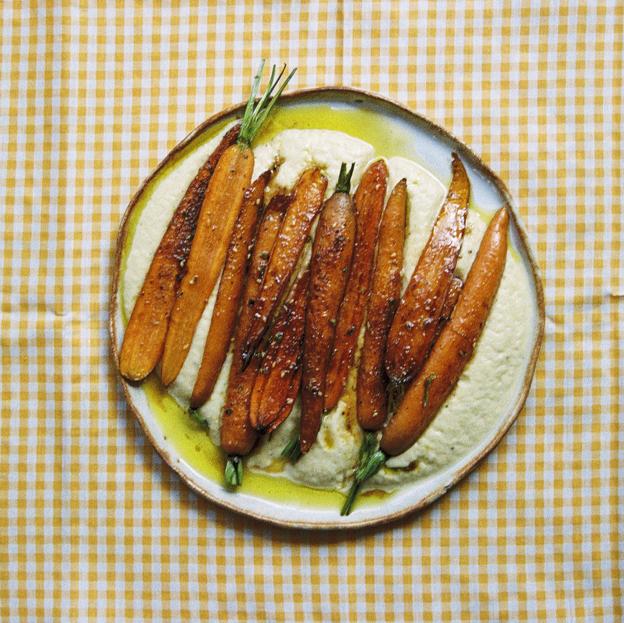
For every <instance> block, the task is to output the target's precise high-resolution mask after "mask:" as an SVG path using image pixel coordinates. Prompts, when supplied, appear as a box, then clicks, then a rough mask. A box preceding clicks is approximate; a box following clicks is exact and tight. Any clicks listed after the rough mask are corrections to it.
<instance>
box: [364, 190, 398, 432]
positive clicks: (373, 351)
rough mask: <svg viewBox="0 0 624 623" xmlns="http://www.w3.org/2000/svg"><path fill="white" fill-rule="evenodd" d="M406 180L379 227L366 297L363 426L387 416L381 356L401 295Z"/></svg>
mask: <svg viewBox="0 0 624 623" xmlns="http://www.w3.org/2000/svg"><path fill="white" fill-rule="evenodd" d="M406 212H407V183H406V180H405V179H402V180H401V181H400V182H399V183H398V184H397V185H396V186H395V187H394V189H393V190H392V194H391V195H390V197H389V199H388V204H387V205H386V209H385V210H384V213H383V218H382V221H381V226H380V229H379V242H378V248H377V259H376V261H375V270H374V272H373V279H372V284H371V295H370V299H369V301H368V312H367V318H366V333H365V334H364V346H363V347H362V354H361V357H360V365H359V368H358V377H357V389H356V394H357V419H358V422H359V423H360V426H361V427H362V428H363V429H364V430H370V431H374V430H378V429H379V428H381V426H383V424H384V423H385V421H386V416H387V398H386V382H387V380H386V372H385V369H384V356H385V352H386V339H387V337H388V330H389V329H390V324H391V323H392V317H393V316H394V312H395V310H396V306H397V304H398V302H399V298H400V296H401V268H402V266H403V246H404V244H405V220H406Z"/></svg>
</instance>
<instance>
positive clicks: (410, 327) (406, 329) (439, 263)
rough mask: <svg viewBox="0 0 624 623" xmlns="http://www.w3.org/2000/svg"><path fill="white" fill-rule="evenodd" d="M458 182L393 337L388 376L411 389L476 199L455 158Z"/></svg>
mask: <svg viewBox="0 0 624 623" xmlns="http://www.w3.org/2000/svg"><path fill="white" fill-rule="evenodd" d="M452 169H453V178H452V180H451V184H450V187H449V190H448V194H447V196H446V200H445V201H444V204H443V205H442V208H441V209H440V212H439V213H438V216H437V219H436V222H435V225H434V227H433V231H432V232H431V235H430V236H429V240H428V242H427V244H426V245H425V248H424V250H423V252H422V254H421V256H420V258H419V260H418V263H417V264H416V268H415V269H414V272H413V274H412V277H411V279H410V282H409V284H408V286H407V289H406V291H405V293H404V294H403V297H402V299H401V302H400V303H399V307H398V309H397V311H396V314H395V316H394V320H393V321H392V326H391V327H390V333H389V334H388V347H387V349H386V371H387V373H388V376H389V378H390V380H391V381H392V382H393V383H395V384H397V385H400V384H402V383H406V382H407V381H409V380H410V379H411V378H413V377H414V375H415V374H416V373H417V372H418V370H419V369H420V368H421V367H422V365H423V363H424V360H425V358H426V356H427V353H428V352H429V350H430V348H431V345H432V343H433V340H434V339H435V335H436V330H437V326H438V320H439V318H440V314H441V312H442V307H443V305H444V301H445V300H446V296H447V293H448V291H449V287H450V285H451V280H452V278H453V272H454V271H455V266H456V265H457V259H458V257H459V252H460V250H461V246H462V241H463V237H464V228H465V225H466V211H467V208H468V200H469V197H470V181H469V180H468V176H467V175H466V170H465V169H464V166H463V164H462V163H461V160H460V159H459V158H458V157H457V155H456V154H453V164H452Z"/></svg>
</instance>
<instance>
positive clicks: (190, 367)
mask: <svg viewBox="0 0 624 623" xmlns="http://www.w3.org/2000/svg"><path fill="white" fill-rule="evenodd" d="M226 129H227V128H226ZM224 131H225V129H224ZM220 136H221V135H219V136H217V137H215V138H214V139H213V140H211V141H208V142H206V143H205V144H203V145H201V146H200V147H199V148H197V149H196V150H195V151H194V152H193V153H192V155H191V156H189V157H188V158H185V159H184V160H183V161H182V163H181V164H180V166H177V167H175V168H174V169H173V170H172V171H171V172H170V173H169V175H167V176H166V177H165V178H164V179H163V180H162V182H161V183H160V184H159V186H158V189H157V192H154V193H153V194H152V196H151V197H149V199H148V201H147V203H146V205H145V208H144V210H143V212H142V213H141V215H140V218H139V221H138V223H137V227H136V231H135V234H134V237H133V240H132V246H131V248H130V250H129V253H128V259H127V263H126V269H125V271H124V272H123V274H122V276H121V279H122V281H121V285H122V292H123V297H122V300H123V305H124V312H125V314H126V317H129V315H130V313H131V311H132V308H133V306H134V303H135V301H136V298H137V296H138V293H139V290H140V288H141V286H142V284H143V280H144V278H145V275H146V273H147V270H148V268H149V265H150V263H151V260H152V257H153V255H154V253H155V251H156V248H157V246H158V244H159V242H160V239H161V237H162V235H163V234H164V231H165V229H166V227H167V224H168V222H169V220H170V218H171V216H172V214H173V212H174V210H175V208H176V206H177V205H178V202H179V201H180V199H181V198H182V195H183V194H184V191H185V190H186V188H187V186H188V184H189V183H190V181H191V180H192V178H193V177H194V175H195V173H196V172H197V169H198V168H199V167H200V166H201V164H202V163H203V162H204V161H205V159H206V158H207V157H208V155H209V154H210V153H211V152H212V151H213V149H214V148H215V146H216V144H217V143H218V141H219V139H220ZM254 153H255V170H254V177H255V176H257V175H259V174H260V173H261V172H262V171H264V170H266V169H267V168H269V167H270V166H271V164H272V163H273V162H274V161H275V160H276V159H279V160H281V162H282V164H281V166H280V168H279V172H278V173H277V175H276V176H275V177H274V179H273V180H272V182H271V184H270V186H269V188H268V193H273V192H275V191H276V190H277V189H279V188H286V189H290V188H292V186H293V185H294V184H295V182H296V181H297V179H298V177H299V175H300V174H301V173H302V172H303V171H304V170H305V169H306V168H308V167H311V166H319V167H321V169H322V170H323V172H324V174H325V175H326V176H327V178H328V180H329V184H328V190H327V195H328V196H329V195H330V194H331V193H332V192H333V188H334V186H335V184H336V181H337V179H338V172H339V169H340V164H341V162H349V163H350V162H355V164H356V166H355V171H354V174H353V180H352V188H356V187H357V184H358V182H359V179H360V177H361V175H362V173H363V171H364V170H365V169H366V166H367V165H368V163H370V162H371V161H372V160H374V159H376V158H379V157H380V156H382V155H383V154H376V153H375V150H374V149H373V147H372V146H371V145H370V144H369V143H367V142H364V141H362V140H360V139H357V138H354V137H352V136H350V135H348V134H345V133H343V132H338V131H334V130H297V129H290V130H284V131H282V132H280V133H279V134H277V135H276V136H274V137H273V138H272V139H271V140H269V141H268V142H266V143H264V144H261V145H259V146H258V147H256V148H255V149H254ZM386 162H387V165H388V170H389V173H390V175H389V180H388V194H389V193H390V191H391V190H392V188H393V186H394V185H395V184H396V183H397V182H398V181H399V180H400V179H401V178H403V177H405V178H406V179H407V187H408V196H409V205H408V210H409V211H408V231H407V236H406V242H405V263H404V270H403V285H404V286H405V285H406V284H407V282H408V280H409V278H410V276H411V273H412V270H413V269H414V266H415V264H416V262H417V260H418V257H419V255H420V253H421V251H422V249H423V247H424V245H425V243H426V241H427V238H428V236H429V233H430V231H431V228H432V225H433V221H434V219H435V216H436V214H437V212H438V210H439V208H440V206H441V204H442V201H443V199H444V197H445V194H446V188H445V187H444V185H443V184H442V183H441V182H440V181H439V180H438V179H437V178H436V177H434V176H433V175H432V174H431V173H430V172H429V171H427V170H426V169H425V168H423V167H422V166H421V165H419V164H417V163H416V162H413V161H411V160H407V159H405V158H401V157H393V158H389V159H387V160H386ZM485 227H486V224H485V222H484V221H483V219H482V218H481V216H480V214H479V213H478V212H477V211H476V210H475V209H470V210H469V212H468V220H467V227H466V234H465V238H464V243H463V247H462V253H461V256H460V260H459V263H458V267H457V273H458V274H459V275H460V276H461V277H465V276H466V274H467V273H468V270H469V268H470V265H471V263H472V261H473V259H474V257H475V254H476V251H477V249H478V246H479V243H480V241H481V237H482V235H483V233H484V231H485ZM305 253H306V254H309V248H308V249H306V252H305ZM529 287H530V286H529V281H528V277H527V275H526V273H525V271H524V270H523V269H522V265H521V264H520V261H519V259H517V258H516V257H514V255H513V254H512V253H511V252H509V253H508V256H507V263H506V267H505V272H504V275H503V279H502V282H501V285H500V289H499V291H498V295H497V297H496V300H495V302H494V305H493V307H492V311H491V314H490V317H489V319H488V321H487V324H486V327H485V330H484V332H483V334H482V336H481V338H480V340H479V343H478V346H477V349H476V351H475V354H474V357H473V359H472V360H471V361H470V363H469V364H468V366H467V367H466V369H465V370H464V373H463V374H462V376H461V378H460V380H459V383H458V384H457V387H456V388H455V390H454V391H453V393H452V394H451V396H450V397H449V399H448V400H447V402H446V404H445V405H444V406H443V407H442V409H441V410H440V412H439V413H438V415H437V417H436V418H435V420H434V421H433V423H432V424H431V425H430V426H429V428H428V429H427V431H426V432H425V434H424V435H423V436H422V437H421V438H420V439H419V440H418V441H417V442H416V443H415V444H414V445H413V446H412V447H411V448H410V449H409V450H407V451H406V452H405V453H403V454H402V455H400V456H397V457H394V458H392V459H391V460H389V461H388V462H387V464H386V466H385V467H384V468H382V470H381V471H380V472H379V473H378V474H377V475H376V476H375V477H374V478H373V479H371V480H370V481H369V483H367V485H366V486H367V487H368V488H374V489H382V490H386V491H390V490H393V489H395V488H397V487H398V486H400V485H401V484H402V483H405V482H408V481H413V480H416V479H419V478H423V477H425V476H427V475H429V474H431V473H433V472H435V471H438V470H440V469H443V468H445V467H447V466H449V465H451V464H453V463H455V462H456V461H457V460H458V459H460V458H461V457H462V456H463V455H464V454H465V453H467V452H468V450H469V449H470V448H472V447H474V446H475V445H476V444H478V443H479V441H480V440H481V439H483V437H484V436H485V435H486V434H487V432H488V431H489V430H491V429H492V427H493V426H494V424H495V422H496V419H497V418H498V417H499V415H500V413H501V410H503V409H505V407H506V406H507V405H508V404H509V401H510V399H511V397H512V396H513V395H514V393H515V392H516V389H517V385H518V383H519V382H520V379H521V378H522V376H523V373H524V369H525V367H526V361H527V357H528V347H529V343H530V339H531V335H532V312H531V308H530V300H531V299H530V290H529ZM217 289H218V287H217V286H216V287H215V289H214V291H213V293H212V295H211V297H210V299H209V301H208V304H207V305H206V309H205V311H204V313H203V316H202V318H201V321H200V323H199V325H198V327H197V331H196V333H195V337H194V339H193V342H192V345H191V349H190V351H189V354H188V357H187V359H186V361H185V363H184V366H183V368H182V370H181V372H180V374H179V376H178V378H177V379H176V381H175V382H174V383H173V384H172V385H171V386H170V388H169V392H170V393H171V395H172V396H173V397H174V398H175V400H176V401H177V402H178V403H179V404H180V405H181V406H182V407H184V408H186V407H188V403H189V398H190V395H191V392H192V389H193V384H194V382H195V377H196V375H197V371H198V369H199V365H200V362H201V358H202V354H203V348H204V343H205V340H206V336H207V334H208V329H209V326H210V318H211V315H212V311H213V308H214V303H215V299H216V293H217ZM362 337H363V336H362V335H360V344H361V342H362ZM231 359H232V358H231V354H230V355H228V357H227V359H226V361H225V364H224V366H223V368H222V370H221V373H220V376H219V379H218V381H217V384H216V386H215V390H214V392H213V394H212V397H211V399H210V400H209V401H208V402H207V403H206V404H205V405H204V406H203V407H202V408H201V410H200V412H199V413H200V415H201V417H203V418H204V419H205V420H206V422H207V424H208V427H209V433H210V436H211V438H212V440H213V442H214V443H215V444H218V443H219V424H220V411H221V406H222V404H223V402H224V399H225V392H226V387H227V378H228V372H229V368H230V365H231ZM354 409H355V369H353V370H352V371H351V374H350V378H349V383H348V386H347V391H346V392H345V395H344V396H343V398H342V400H341V401H340V402H339V404H338V405H337V407H336V408H335V409H334V410H333V411H332V412H330V413H328V414H327V415H326V416H325V417H324V419H323V423H322V426H321V430H320V432H319V436H318V439H317V442H316V443H315V444H314V446H313V447H312V449H311V450H310V451H309V452H308V454H306V455H305V456H303V457H302V458H301V459H300V460H299V461H298V462H297V463H296V464H294V465H290V464H286V465H283V464H282V462H281V461H279V454H280V452H281V450H282V448H283V446H284V445H285V443H286V442H287V441H288V440H289V439H290V438H291V436H292V435H293V432H294V431H295V430H296V429H297V428H298V421H299V417H300V408H299V404H296V405H295V408H294V410H293V412H292V414H291V415H290V417H289V418H288V419H287V420H286V421H285V422H284V424H282V426H281V427H280V428H279V429H278V430H277V431H276V432H275V433H273V435H272V436H270V437H268V438H265V439H263V440H262V441H261V443H260V444H259V445H258V446H257V447H256V449H255V450H254V452H253V453H252V454H251V455H250V456H249V457H248V459H247V461H246V468H247V469H251V470H253V471H258V472H264V473H267V474H273V475H275V474H278V475H281V476H285V477H286V478H288V479H290V480H292V481H294V482H297V483H301V484H305V485H307V486H311V487H316V488H323V489H334V490H339V491H345V490H346V489H347V488H348V487H349V485H350V480H351V476H352V473H353V468H354V466H355V463H356V460H357V456H358V451H359V445H360V441H361V433H360V430H359V427H358V426H357V422H356V419H355V412H354Z"/></svg>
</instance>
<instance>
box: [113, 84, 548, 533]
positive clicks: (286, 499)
mask: <svg viewBox="0 0 624 623" xmlns="http://www.w3.org/2000/svg"><path fill="white" fill-rule="evenodd" d="M243 110H244V104H241V105H239V106H235V107H232V108H229V109H227V110H224V111H222V112H220V113H218V114H216V115H214V116H212V117H211V118H209V119H208V120H207V121H205V122H204V123H202V124H201V125H200V126H199V127H198V128H196V129H195V130H194V131H193V132H192V133H191V134H189V135H188V136H187V137H186V138H185V139H184V140H183V141H182V142H181V143H179V144H178V145H177V146H176V147H175V148H174V149H173V150H172V151H171V152H170V153H169V154H168V155H167V156H166V158H165V159H164V160H163V161H162V162H161V163H160V164H159V165H158V167H157V168H156V169H155V171H154V172H153V173H152V174H151V175H150V176H149V177H148V179H147V180H146V181H145V182H144V183H143V185H142V186H141V188H140V189H139V190H138V191H137V193H136V194H135V196H134V197H133V198H132V200H131V202H130V204H129V206H128V209H127V210H126V213H125V215H124V217H123V220H122V223H121V226H120V232H119V238H118V243H117V253H116V258H115V265H114V275H113V287H112V297H111V308H110V313H111V316H110V330H111V337H112V346H113V355H114V357H115V361H116V363H117V364H119V351H120V347H121V343H122V339H123V334H124V326H125V323H126V318H125V315H124V306H123V300H122V299H123V292H122V284H123V276H124V272H125V271H126V270H127V262H128V248H129V246H130V245H131V244H132V240H133V237H134V235H135V233H136V229H137V226H138V223H139V221H140V213H141V210H142V209H143V208H144V206H145V204H146V201H147V200H148V199H149V197H151V196H153V195H154V194H155V193H157V192H160V191H159V189H160V190H162V188H164V186H163V183H164V182H166V180H167V179H168V178H171V176H172V175H173V174H174V173H175V171H176V168H177V167H178V166H182V164H183V163H184V161H185V160H186V159H189V158H193V154H194V152H195V151H196V150H197V149H198V146H201V145H205V144H206V141H207V140H208V139H210V138H211V137H213V136H215V135H216V134H217V133H218V132H220V131H222V130H223V128H225V127H226V126H227V125H228V123H229V122H232V121H234V120H235V119H236V118H239V117H240V116H241V115H242V113H243ZM302 110H305V111H306V115H305V116H302V115H301V114H300V113H301V111H302ZM343 126H344V129H345V131H349V132H351V134H354V135H357V137H358V138H361V139H362V140H367V141H369V142H371V144H374V145H375V146H376V147H377V152H378V153H381V154H382V155H383V156H386V157H391V156H397V157H408V158H411V159H412V160H414V161H416V162H418V163H419V164H420V165H421V166H423V167H424V168H425V169H427V170H428V171H430V172H431V173H433V174H434V175H435V176H437V177H438V178H440V179H441V180H442V181H443V183H444V184H447V182H448V171H449V166H448V163H449V161H450V155H451V153H453V152H454V153H457V154H458V155H459V156H460V158H461V160H462V161H463V163H464V165H465V167H466V169H467V172H468V175H469V177H470V181H471V184H472V200H471V208H474V209H475V210H477V209H478V210H479V212H480V213H482V214H483V215H484V218H485V219H487V218H489V217H490V216H491V215H492V214H493V213H494V212H495V211H496V210H498V209H499V208H500V207H501V206H507V208H508V210H509V212H510V216H511V221H510V222H511V226H510V246H511V248H512V250H513V253H515V255H516V257H517V260H518V264H519V266H521V267H522V271H523V273H524V276H525V277H526V280H527V283H528V284H529V287H528V294H527V299H528V300H527V301H526V309H527V318H528V322H530V331H529V333H530V335H529V336H528V338H527V341H526V344H525V348H524V350H525V352H523V353H522V373H521V374H517V375H516V378H514V380H513V388H512V389H511V390H510V391H509V392H507V393H506V394H505V396H504V397H502V396H501V400H500V401H499V403H500V404H498V407H497V410H496V413H495V414H494V415H495V417H493V418H492V419H491V420H489V424H488V426H487V429H484V430H483V434H481V435H480V437H479V439H478V440H476V441H475V442H474V443H472V444H471V447H470V448H469V449H468V451H467V452H466V453H465V454H463V455H462V456H461V457H458V458H457V460H454V461H453V462H452V463H451V464H448V465H445V467H444V468H443V469H440V470H434V471H433V472H432V473H429V474H427V475H426V477H423V478H421V479H417V480H415V481H413V482H409V483H407V484H405V485H403V486H401V487H400V488H399V489H398V490H397V491H395V492H393V493H391V494H388V495H384V496H382V497H379V498H377V497H375V496H374V495H371V496H369V497H368V498H367V499H366V500H365V501H364V503H363V504H361V505H359V506H358V507H357V508H356V509H355V510H354V511H353V513H352V514H351V515H349V516H346V517H343V516H340V515H339V513H338V512H337V510H336V503H335V502H336V500H335V497H336V496H338V497H340V496H339V494H332V493H331V492H327V494H326V495H320V494H319V495H317V494H316V493H314V492H311V491H309V490H308V489H309V488H307V487H294V488H293V487H290V488H288V487H287V488H286V489H284V488H282V487H281V485H282V483H281V482H280V479H279V478H275V479H272V478H271V476H270V475H268V476H267V475H264V476H262V477H261V478H255V477H251V478H250V479H249V480H250V485H249V486H245V487H242V488H241V489H240V490H237V491H233V490H231V489H230V488H226V487H224V485H223V484H222V481H221V479H220V478H219V477H218V470H216V469H213V468H212V467H211V462H213V463H219V461H222V458H220V457H219V451H218V450H216V449H215V448H214V447H209V446H210V443H209V441H208V437H207V435H206V434H205V433H202V432H201V430H199V429H197V430H195V429H192V428H189V424H188V422H187V421H186V420H184V419H183V418H180V419H176V418H177V415H176V414H174V415H172V412H173V411H175V410H176V408H175V404H174V401H173V399H172V398H171V397H170V396H168V395H167V394H166V393H165V392H164V391H163V390H162V388H158V381H156V380H155V379H153V378H151V379H150V380H149V382H148V383H147V384H143V385H138V384H133V383H130V382H128V381H126V380H124V379H123V378H122V379H121V386H122V388H123V391H124V394H125V396H126V400H127V402H128V405H129V407H130V409H131V411H132V412H133V413H134V415H135V416H136V417H137V419H138V421H139V422H140V424H141V426H142V427H143V429H144V431H145V433H146V435H147V436H148V438H149V439H150V441H151V443H152V445H153V446H154V447H155V449H156V450H157V451H158V452H159V453H160V455H161V456H162V457H163V459H164V460H165V461H166V462H167V463H168V464H169V465H170V466H171V468H172V469H174V470H175V471H176V472H177V473H178V474H179V475H180V477H181V478H182V479H183V480H184V481H185V482H186V483H187V484H188V485H189V486H190V487H191V488H192V489H194V490H195V491H197V492H198V493H199V494H201V495H203V496H205V497H206V498H208V499H209V500H211V501H213V502H215V503H217V504H220V505H222V506H224V507H226V508H229V509H231V510H234V511H238V512H241V513H244V514H246V515H248V516H250V517H253V518H256V519H259V520H264V521H268V522H271V523H274V524H278V525H282V526H289V527H303V528H317V529H332V528H347V527H357V526H367V525H376V524H381V523H385V522H388V521H391V520H393V519H396V518H398V517H402V516H404V515H406V514H408V513H410V512H413V511H415V510H417V509H420V508H423V507H425V506H427V505H428V504H430V503H431V502H432V501H434V500H435V499H437V498H438V497H439V496H440V495H442V494H443V493H445V492H446V491H448V489H450V488H451V487H452V486H453V485H454V484H455V483H456V482H458V481H459V480H460V479H461V478H462V477H463V476H465V475H466V474H467V473H469V472H470V471H471V470H472V469H474V467H475V466H476V465H477V464H478V463H479V462H480V461H481V460H482V459H483V458H484V457H485V456H487V454H488V453H489V452H490V451H491V450H492V449H493V448H494V447H495V446H496V445H497V443H498V442H499V441H500V440H501V438H502V437H503V436H504V434H505V433H506V432H507V430H508V429H509V427H510V426H511V424H512V423H513V421H514V420H515V418H516V417H517V415H518V413H519V412H520V410H521V409H522V406H523V404H524V401H525V399H526V396H527V393H528V390H529V387H530V383H531V379H532V377H533V372H534V369H535V365H536V360H537V355H538V352H539V348H540V344H541V339H542V333H543V322H544V304H543V294H542V288H541V283H540V279H539V274H538V269H537V266H536V264H535V260H534V259H533V256H532V253H531V251H530V248H529V245H528V242H527V237H526V234H525V232H524V229H523V227H522V224H521V223H520V220H519V217H518V215H517V213H516V211H515V208H514V205H513V200H512V198H511V196H510V195H509V192H508V191H507V189H506V188H505V186H504V184H503V182H502V181H501V180H500V179H499V178H498V177H497V176H496V175H495V174H494V173H493V172H492V171H491V170H490V169H489V168H488V167H487V166H486V165H484V164H483V163H482V162H481V161H480V160H479V158H478V157H477V156H476V155H474V154H473V153H472V152H471V151H470V150H469V149H468V148H467V147H466V146H465V145H463V144H462V143H461V142H460V141H458V140H457V139H455V138H454V137H453V136H451V135H450V134H449V133H448V132H446V131H445V130H443V129H442V128H440V127H438V126H437V125H435V124H433V123H432V122H430V121H428V120H426V119H424V118H423V117H421V116H419V115H417V114H415V113H413V112H411V111H410V110H408V109H407V108H405V107H403V106H401V105H400V104H397V103H395V102H392V101H390V100H388V99H386V98H384V97H381V96H379V95H375V94H371V93H366V92H364V91H360V90H356V89H349V88H344V87H340V88H319V89H309V90H303V91H297V92H294V93H290V94H287V95H283V96H282V97H281V99H280V103H279V110H278V111H277V114H276V115H275V120H274V121H273V122H272V125H269V128H268V134H265V136H264V140H267V137H268V136H269V135H270V133H271V132H273V133H274V132H275V131H277V130H284V129H289V128H293V127H296V128H302V127H304V128H319V129H321V128H328V129H333V130H340V129H342V128H343ZM262 140H263V137H262V136H261V137H260V138H259V142H261V141H262ZM484 382H487V381H484ZM167 406H168V407H171V408H170V409H169V413H165V412H167V410H168V407H167ZM185 427H187V428H186V429H185ZM202 434H203V436H204V437H205V438H206V442H205V443H204V441H203V438H202V437H201V435H202ZM191 440H192V443H189V442H191ZM200 456H201V460H199V458H198V457H200ZM308 493H309V495H308Z"/></svg>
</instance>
